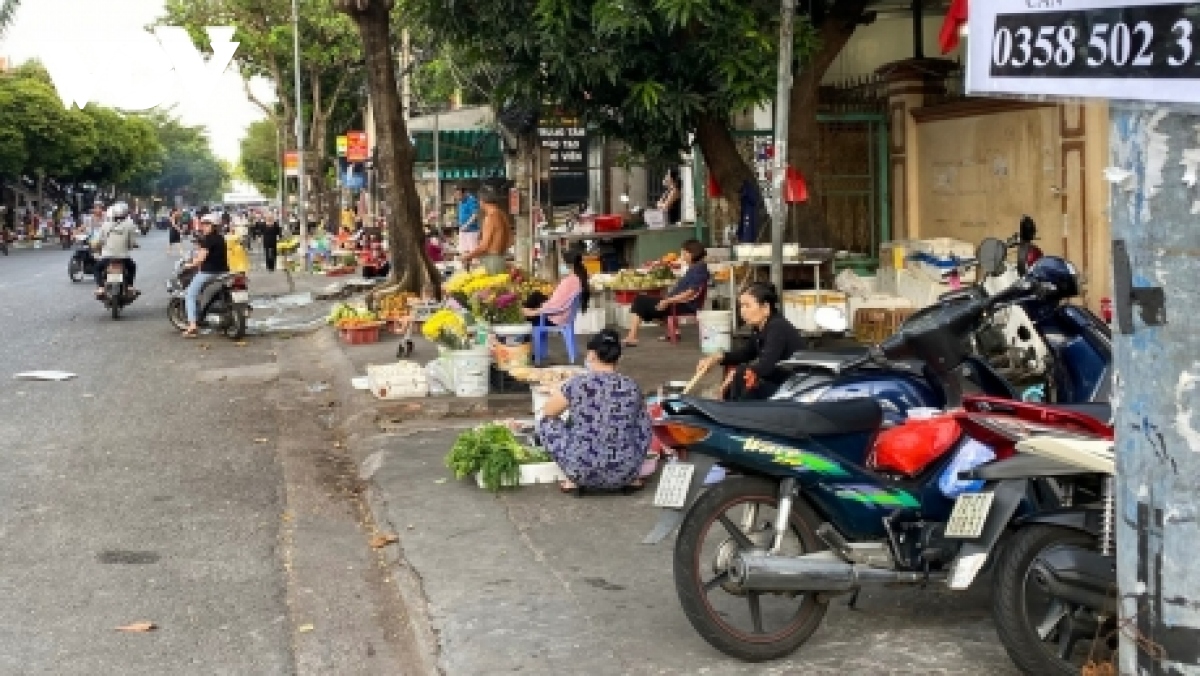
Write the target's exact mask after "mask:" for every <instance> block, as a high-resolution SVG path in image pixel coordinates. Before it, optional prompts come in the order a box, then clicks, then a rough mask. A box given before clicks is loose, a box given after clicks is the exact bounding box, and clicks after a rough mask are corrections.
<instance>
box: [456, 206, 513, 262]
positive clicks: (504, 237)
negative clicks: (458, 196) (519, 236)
mask: <svg viewBox="0 0 1200 676" xmlns="http://www.w3.org/2000/svg"><path fill="white" fill-rule="evenodd" d="M485 188H486V190H480V191H479V196H480V198H481V199H482V201H483V235H482V237H481V238H480V242H479V246H477V247H476V248H475V249H473V250H471V251H470V252H468V253H466V254H464V255H463V257H462V262H463V264H464V265H466V264H467V263H470V262H471V261H472V260H478V261H479V264H480V265H482V266H483V268H484V269H485V270H487V273H488V274H489V275H498V274H500V273H502V272H505V271H506V270H507V269H508V261H507V259H506V258H505V256H506V254H507V253H508V250H509V248H510V247H512V245H513V224H512V217H511V216H509V215H508V211H507V210H506V209H505V195H503V194H501V191H500V190H499V189H496V188H494V187H491V186H485Z"/></svg>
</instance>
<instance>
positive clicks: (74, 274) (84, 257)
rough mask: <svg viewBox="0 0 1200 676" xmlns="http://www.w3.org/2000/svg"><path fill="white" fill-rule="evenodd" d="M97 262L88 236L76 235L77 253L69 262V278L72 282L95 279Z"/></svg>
mask: <svg viewBox="0 0 1200 676" xmlns="http://www.w3.org/2000/svg"><path fill="white" fill-rule="evenodd" d="M97 262H98V261H97V260H96V255H95V254H94V253H93V252H92V244H91V242H89V241H88V238H87V235H84V234H79V235H76V236H75V253H73V254H72V255H71V260H69V261H67V276H68V277H70V278H71V281H72V282H82V281H83V279H84V277H88V278H91V277H94V276H95V275H96V263H97Z"/></svg>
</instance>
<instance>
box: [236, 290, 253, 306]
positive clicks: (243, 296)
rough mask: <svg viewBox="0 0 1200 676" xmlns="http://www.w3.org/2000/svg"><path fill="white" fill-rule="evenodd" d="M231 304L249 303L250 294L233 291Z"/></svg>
mask: <svg viewBox="0 0 1200 676" xmlns="http://www.w3.org/2000/svg"><path fill="white" fill-rule="evenodd" d="M233 302H235V303H249V302H250V292H249V291H234V292H233Z"/></svg>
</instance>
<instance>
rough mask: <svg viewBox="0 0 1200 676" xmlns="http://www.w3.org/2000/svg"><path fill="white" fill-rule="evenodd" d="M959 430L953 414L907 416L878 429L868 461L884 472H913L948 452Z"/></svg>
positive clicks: (909, 473) (905, 473)
mask: <svg viewBox="0 0 1200 676" xmlns="http://www.w3.org/2000/svg"><path fill="white" fill-rule="evenodd" d="M960 434H961V430H960V429H959V426H958V420H956V419H955V418H954V416H948V415H947V416H939V417H936V418H929V419H926V420H909V421H907V422H905V423H904V424H903V425H900V426H899V427H893V428H892V429H890V430H884V431H883V432H880V433H879V436H878V437H876V438H875V446H874V448H873V449H872V450H871V460H870V465H871V466H872V467H873V468H875V469H877V470H882V471H885V472H897V473H899V474H903V475H905V476H910V477H911V476H915V475H917V474H919V473H920V472H921V470H923V469H925V468H926V467H928V466H929V464H930V463H932V462H933V461H935V460H937V459H938V458H940V457H942V456H943V455H945V454H946V453H947V452H949V451H950V449H951V448H953V447H954V444H955V443H956V442H957V441H958V437H959V436H960Z"/></svg>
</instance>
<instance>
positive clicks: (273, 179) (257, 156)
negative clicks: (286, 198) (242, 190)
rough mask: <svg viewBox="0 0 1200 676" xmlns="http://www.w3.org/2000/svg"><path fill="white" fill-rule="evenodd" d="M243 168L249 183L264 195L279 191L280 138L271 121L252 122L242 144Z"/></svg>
mask: <svg viewBox="0 0 1200 676" xmlns="http://www.w3.org/2000/svg"><path fill="white" fill-rule="evenodd" d="M240 164H241V168H242V174H243V175H244V176H245V177H246V180H247V181H250V183H251V184H252V185H253V186H254V187H255V188H257V189H258V191H259V192H260V193H262V194H264V195H273V194H275V193H276V192H277V191H278V190H279V136H278V129H277V128H276V127H275V123H273V122H271V121H270V120H257V121H255V122H251V123H250V126H249V127H247V128H246V135H245V136H244V137H242V143H241V162H240Z"/></svg>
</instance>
